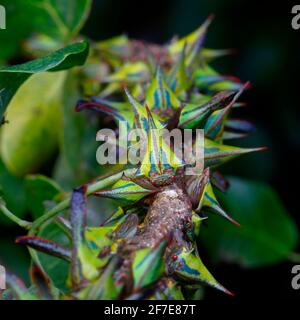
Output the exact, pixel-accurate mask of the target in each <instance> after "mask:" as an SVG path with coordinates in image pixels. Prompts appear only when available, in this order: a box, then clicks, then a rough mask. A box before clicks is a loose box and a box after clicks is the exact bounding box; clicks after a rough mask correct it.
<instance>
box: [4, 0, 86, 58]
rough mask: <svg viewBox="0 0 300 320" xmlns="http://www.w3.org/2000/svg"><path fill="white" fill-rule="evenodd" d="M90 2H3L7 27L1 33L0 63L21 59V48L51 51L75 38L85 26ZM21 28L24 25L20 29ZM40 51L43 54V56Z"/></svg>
mask: <svg viewBox="0 0 300 320" xmlns="http://www.w3.org/2000/svg"><path fill="white" fill-rule="evenodd" d="M91 3H92V1H91V0H77V1H73V0H27V1H23V0H14V1H11V0H3V1H1V4H2V5H3V6H4V7H5V8H6V13H7V24H8V27H7V29H6V30H5V32H1V33H0V43H2V44H4V43H5V46H2V47H1V52H0V62H1V61H2V62H4V61H7V60H9V59H11V58H13V57H16V56H20V52H21V50H20V49H22V45H24V44H25V40H26V39H29V38H30V37H31V41H29V44H28V45H27V46H26V47H27V49H29V48H31V49H30V52H31V53H32V52H34V53H35V55H36V53H37V52H40V51H41V52H43V53H44V52H45V51H46V52H49V51H53V50H56V49H58V48H59V47H61V46H63V45H64V44H66V43H68V42H69V41H70V40H72V38H74V37H75V36H76V35H77V34H78V32H79V31H80V29H81V27H82V26H83V25H84V23H85V21H86V19H87V17H88V15H89V11H90V8H91ZM20 26H22V27H21V28H20ZM41 52H40V53H41Z"/></svg>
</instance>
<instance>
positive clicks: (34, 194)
mask: <svg viewBox="0 0 300 320" xmlns="http://www.w3.org/2000/svg"><path fill="white" fill-rule="evenodd" d="M25 189H26V204H27V208H28V209H29V211H30V212H31V214H32V215H33V218H35V219H37V218H38V217H40V216H41V215H42V214H43V213H44V211H45V203H44V202H45V201H51V200H54V198H55V196H57V195H58V194H59V193H60V192H62V190H61V189H60V187H59V186H58V185H57V184H56V183H55V182H54V181H53V180H51V179H50V178H48V177H45V176H43V175H29V176H27V177H26V178H25Z"/></svg>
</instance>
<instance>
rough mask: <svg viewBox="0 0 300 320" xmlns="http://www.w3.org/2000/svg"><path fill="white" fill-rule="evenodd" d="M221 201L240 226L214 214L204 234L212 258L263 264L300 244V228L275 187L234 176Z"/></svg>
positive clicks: (248, 265) (203, 237) (277, 260)
mask: <svg viewBox="0 0 300 320" xmlns="http://www.w3.org/2000/svg"><path fill="white" fill-rule="evenodd" d="M229 181H230V188H229V190H228V192H227V193H226V194H218V198H219V200H220V203H221V204H222V206H223V207H224V209H225V210H226V211H227V212H229V213H230V214H231V215H232V216H233V217H234V218H235V219H238V221H239V222H240V224H241V227H240V228H238V227H236V226H234V225H231V224H228V223H226V221H223V220H222V219H219V218H218V217H213V216H210V217H209V219H208V227H207V228H202V230H201V235H202V239H203V242H204V244H205V245H206V247H207V249H208V251H209V253H210V254H211V256H212V258H213V259H215V260H226V261H229V262H234V263H239V264H241V265H243V266H245V267H261V266H265V265H270V264H273V263H277V262H280V261H282V260H284V259H285V258H286V257H287V255H288V254H289V253H290V252H292V251H293V250H294V249H295V247H296V245H297V240H298V236H297V228H296V225H295V223H294V222H293V220H292V219H291V217H290V216H289V215H288V213H287V212H286V210H285V208H284V207H283V204H282V202H281V201H280V199H279V197H278V196H277V194H276V193H275V191H274V190H273V189H272V188H271V187H270V186H268V185H266V184H264V183H260V182H254V181H248V180H243V179H239V178H236V177H231V178H230V179H229Z"/></svg>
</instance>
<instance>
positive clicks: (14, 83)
mask: <svg viewBox="0 0 300 320" xmlns="http://www.w3.org/2000/svg"><path fill="white" fill-rule="evenodd" d="M87 54H88V43H87V42H85V41H82V42H77V43H74V44H71V45H69V46H67V47H65V48H62V49H60V50H58V51H55V52H53V53H51V54H49V55H47V56H45V57H42V58H39V59H36V60H32V61H29V62H26V63H23V64H20V65H15V66H10V67H1V68H0V88H1V89H0V117H2V116H3V114H4V112H5V110H6V108H7V106H8V104H9V102H10V100H11V99H12V97H13V96H14V94H15V93H16V91H17V90H18V88H19V87H20V86H21V85H22V83H23V82H24V81H25V80H27V79H28V78H29V77H30V76H31V75H33V74H35V73H39V72H44V71H60V70H66V69H70V68H72V67H74V66H80V65H83V64H84V62H85V60H86V58H87ZM36 94H37V93H36Z"/></svg>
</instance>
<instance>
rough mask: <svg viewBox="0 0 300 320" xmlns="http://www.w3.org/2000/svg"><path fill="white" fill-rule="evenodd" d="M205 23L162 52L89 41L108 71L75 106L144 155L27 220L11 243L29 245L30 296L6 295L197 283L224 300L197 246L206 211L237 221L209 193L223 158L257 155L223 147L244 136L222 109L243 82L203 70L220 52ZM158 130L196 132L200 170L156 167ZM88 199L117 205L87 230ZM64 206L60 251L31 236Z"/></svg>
mask: <svg viewBox="0 0 300 320" xmlns="http://www.w3.org/2000/svg"><path fill="white" fill-rule="evenodd" d="M209 23H210V19H208V20H207V21H206V22H205V23H204V24H203V26H201V27H200V28H199V29H198V30H196V31H195V32H193V33H192V34H190V35H188V36H186V37H184V38H182V39H179V40H173V41H172V42H171V44H168V45H165V46H156V45H152V44H144V43H140V42H138V41H131V40H129V39H127V38H126V37H124V36H121V37H117V38H114V39H111V40H108V41H105V42H102V43H100V44H98V46H97V48H96V49H97V52H98V53H99V54H100V56H101V58H102V59H103V61H105V63H106V64H107V67H108V68H109V69H110V73H109V74H107V75H106V76H105V77H104V78H103V80H102V84H101V85H102V90H101V92H100V93H99V94H98V95H97V96H92V97H88V98H87V99H86V100H82V101H79V102H78V105H77V106H76V110H77V111H81V110H83V109H92V110H96V111H99V112H102V113H104V114H107V115H108V116H110V117H112V118H113V119H114V120H115V121H118V120H123V121H126V122H127V125H128V128H129V129H133V128H139V129H142V130H143V132H144V133H145V135H146V136H147V141H148V149H147V150H148V152H147V153H146V154H145V157H144V160H143V161H142V163H141V164H140V165H137V166H135V167H133V168H130V169H127V168H126V167H124V168H123V171H122V172H120V173H117V174H115V175H112V176H111V177H108V178H107V177H106V178H103V180H102V179H101V178H100V179H98V180H96V181H95V182H93V183H90V184H87V185H85V186H83V187H80V188H78V189H76V190H74V191H73V193H72V196H71V199H66V200H65V201H64V202H63V203H60V204H58V205H57V207H55V208H54V209H52V210H50V214H49V213H48V214H46V215H45V217H42V218H40V219H38V220H37V221H36V222H34V223H33V225H32V227H31V229H30V231H29V236H25V237H21V238H19V239H17V242H18V243H21V244H24V245H27V246H28V247H29V248H31V249H30V250H31V253H32V256H33V260H34V263H33V266H32V271H31V278H32V288H31V290H30V291H28V290H27V289H26V288H25V286H24V285H23V284H22V282H21V281H20V280H19V279H17V278H16V277H15V276H13V275H8V283H9V286H10V288H11V289H12V290H11V293H10V294H12V295H13V297H15V298H17V299H41V298H42V299H59V298H60V299H184V298H185V297H186V296H187V294H188V295H189V297H191V295H192V294H193V293H195V292H196V291H197V289H199V288H201V286H202V285H209V286H212V287H214V288H216V289H219V290H221V291H223V292H225V293H228V294H231V293H230V292H229V291H228V290H227V289H225V288H224V287H223V286H222V285H221V284H220V283H219V282H218V281H217V280H216V279H215V278H214V277H213V276H212V275H211V274H210V272H209V271H208V269H207V268H206V267H205V265H204V264H203V262H202V260H201V258H200V256H199V253H198V248H197V240H198V238H199V233H200V232H201V228H202V227H201V223H202V221H203V220H204V219H206V218H207V217H206V214H210V212H212V213H216V214H219V215H220V218H225V219H227V220H229V222H228V223H234V224H236V225H238V223H237V222H236V221H235V220H233V219H232V218H231V217H230V216H229V214H228V213H226V212H225V211H224V210H223V209H222V208H221V205H220V203H219V202H218V200H217V199H216V197H215V194H214V188H215V187H217V188H219V189H221V190H223V191H224V189H226V183H225V182H224V181H225V180H224V178H223V177H222V176H221V175H220V173H219V172H218V171H216V170H217V169H218V167H219V166H220V165H222V164H223V163H224V162H226V161H228V160H231V159H234V158H235V157H237V156H239V155H242V154H244V153H248V152H252V151H257V150H259V149H243V148H238V147H234V146H230V145H227V144H224V141H225V140H227V139H232V138H238V137H241V136H244V135H245V134H246V133H247V132H248V130H249V126H248V125H245V123H244V122H241V121H236V120H232V119H230V114H231V112H232V111H233V110H234V109H235V108H239V107H240V106H241V105H242V104H241V103H239V102H238V101H237V100H238V98H239V97H240V95H241V93H242V92H243V91H244V90H245V89H247V86H248V84H242V83H241V82H240V81H239V80H238V79H236V78H233V77H228V76H222V75H220V74H218V73H217V72H216V71H215V70H214V69H212V68H211V67H210V66H209V65H208V63H209V62H210V61H211V60H212V59H213V58H215V57H218V56H220V55H223V54H224V53H226V52H224V51H221V50H220V51H218V50H209V49H205V48H203V42H204V39H205V36H206V31H207V27H208V25H209ZM124 88H125V90H124ZM122 94H123V97H124V98H123V99H121V98H120V97H121V95H122ZM117 97H118V98H117ZM166 127H168V128H169V127H172V128H179V129H184V128H189V129H204V130H205V155H204V167H205V169H204V171H203V172H202V173H201V174H199V175H196V176H188V175H185V164H184V163H182V162H180V161H179V160H178V159H177V160H178V161H173V162H172V163H165V161H164V159H166V157H167V156H169V155H170V154H172V153H173V150H171V149H170V147H168V146H167V145H165V144H163V143H159V139H160V137H159V134H158V135H157V136H156V135H155V134H153V133H152V131H150V129H153V128H155V129H159V130H162V129H163V128H166ZM158 132H159V131H158ZM153 159H155V160H156V161H154V162H153V161H151V160H153ZM89 195H95V196H97V197H109V198H112V199H115V201H116V202H117V204H118V206H119V207H118V209H117V210H116V212H114V213H113V214H112V215H111V217H110V218H109V219H108V220H107V221H106V222H104V223H103V224H102V225H101V226H87V223H86V220H87V218H86V215H87V209H86V206H87V196H89ZM69 206H70V218H69V219H66V218H60V219H59V220H56V223H58V224H59V225H60V227H61V230H63V231H62V232H64V234H65V235H66V236H67V237H68V238H69V239H70V241H69V246H67V247H65V246H62V245H61V244H59V243H55V242H53V241H49V240H46V239H43V238H40V237H39V236H37V233H38V232H39V230H41V229H42V228H43V226H44V225H45V224H46V223H47V222H48V221H51V220H49V219H51V218H53V217H54V216H55V215H58V214H64V212H63V210H65V209H67V208H68V207H69ZM207 224H208V227H209V216H208V221H207ZM237 227H238V226H237ZM32 249H34V250H39V251H42V252H44V253H47V254H49V255H52V256H55V257H56V258H57V259H63V260H65V261H67V263H68V264H69V270H70V271H69V276H68V279H66V287H67V289H65V290H62V289H61V288H55V285H54V282H53V280H52V279H51V278H50V276H48V275H47V274H46V273H45V272H44V271H43V267H42V265H41V264H39V259H38V258H37V256H36V255H35V254H34V251H33V250H32Z"/></svg>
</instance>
